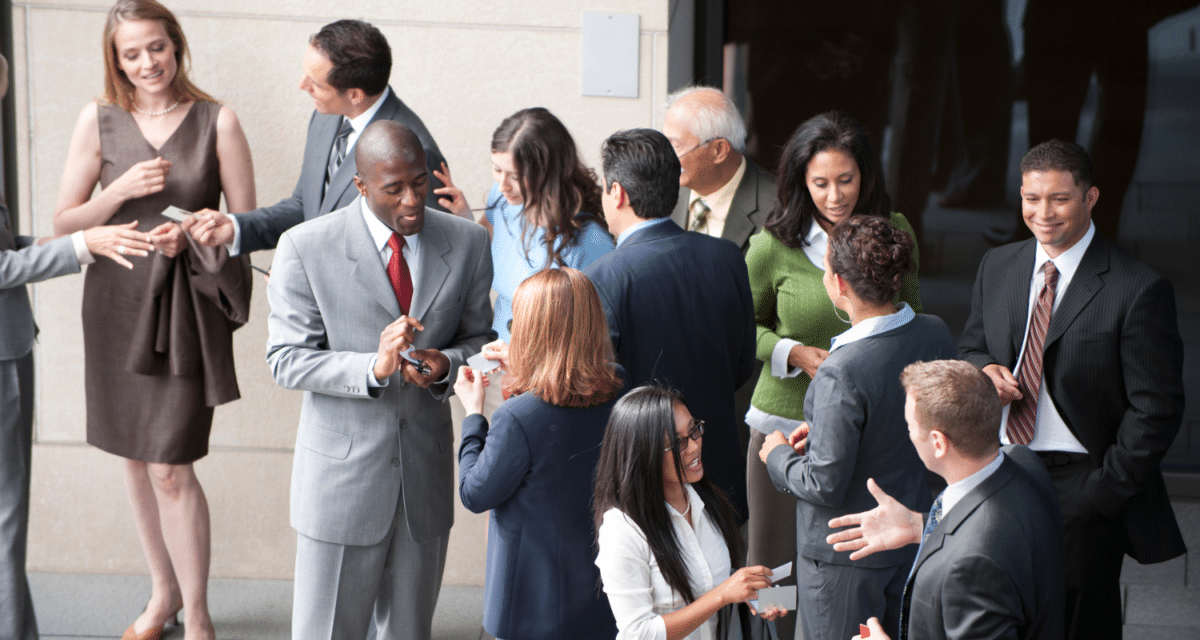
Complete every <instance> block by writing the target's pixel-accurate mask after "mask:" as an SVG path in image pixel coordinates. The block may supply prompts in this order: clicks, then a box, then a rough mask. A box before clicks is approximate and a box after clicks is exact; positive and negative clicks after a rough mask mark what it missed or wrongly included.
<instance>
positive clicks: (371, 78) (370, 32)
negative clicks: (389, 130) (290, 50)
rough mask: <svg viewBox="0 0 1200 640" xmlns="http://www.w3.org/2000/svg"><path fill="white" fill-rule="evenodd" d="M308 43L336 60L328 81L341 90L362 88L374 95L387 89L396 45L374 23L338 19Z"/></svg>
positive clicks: (322, 29) (327, 56) (332, 61)
mask: <svg viewBox="0 0 1200 640" xmlns="http://www.w3.org/2000/svg"><path fill="white" fill-rule="evenodd" d="M308 43H309V44H310V45H312V46H314V47H316V48H317V50H319V51H320V52H321V53H322V54H324V55H325V57H326V58H329V62H331V63H333V68H332V69H330V70H329V77H328V78H327V79H326V82H328V83H329V85H330V86H331V87H333V88H334V89H337V90H338V92H345V91H347V90H349V89H362V91H363V93H365V94H367V95H369V96H374V95H379V94H381V93H383V90H384V89H386V88H387V84H388V77H389V76H391V74H392V48H391V47H389V46H388V41H387V38H384V37H383V34H382V33H380V32H379V29H377V28H375V26H374V25H372V24H370V23H368V22H363V21H362V20H338V21H337V22H331V23H329V24H327V25H325V26H324V27H321V30H320V31H318V32H317V33H316V34H315V35H314V36H313V37H311V38H309V40H308Z"/></svg>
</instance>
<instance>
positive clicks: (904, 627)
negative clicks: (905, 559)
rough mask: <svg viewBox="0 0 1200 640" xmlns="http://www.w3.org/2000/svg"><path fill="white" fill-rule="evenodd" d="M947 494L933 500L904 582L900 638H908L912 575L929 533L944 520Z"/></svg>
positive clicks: (905, 639) (901, 639)
mask: <svg viewBox="0 0 1200 640" xmlns="http://www.w3.org/2000/svg"><path fill="white" fill-rule="evenodd" d="M944 495H946V492H945V491H943V492H941V493H939V494H938V497H937V500H934V501H933V506H932V507H931V508H930V509H929V520H927V521H926V522H925V530H924V531H922V532H921V545H920V546H918V547H917V557H916V559H914V560H913V566H912V569H909V570H908V580H906V581H905V583H904V602H903V605H902V606H901V607H900V636H899V638H900V640H907V638H908V607H909V603H910V602H911V600H912V577H913V574H914V573H916V572H917V561H918V560H920V559H921V551H922V550H924V549H925V541H926V540H928V539H929V534H931V533H933V530H934V529H936V528H937V526H938V523H939V522H941V521H942V496H944Z"/></svg>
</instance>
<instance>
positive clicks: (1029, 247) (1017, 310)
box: [1000, 240, 1037, 367]
mask: <svg viewBox="0 0 1200 640" xmlns="http://www.w3.org/2000/svg"><path fill="white" fill-rule="evenodd" d="M1036 252H1037V246H1036V245H1035V244H1034V241H1033V240H1027V241H1026V242H1025V246H1023V247H1021V250H1020V251H1017V253H1016V254H1015V255H1014V256H1013V258H1012V262H1010V263H1009V264H1008V265H1004V266H1003V270H1004V271H1011V272H1012V275H1011V276H1005V277H1004V279H1003V281H1004V282H1005V283H1006V284H1007V287H1008V291H1007V298H1008V301H1007V307H1008V321H1009V329H1008V335H1009V336H1011V340H1010V342H1011V348H1012V353H1010V354H1006V355H1008V356H1009V357H1007V358H1002V359H1000V362H1001V363H1005V362H1007V363H1008V366H1010V367H1011V366H1014V365H1015V364H1016V362H1017V358H1019V357H1020V354H1021V342H1022V341H1023V340H1024V339H1025V330H1026V325H1027V324H1028V322H1029V283H1030V281H1031V279H1032V278H1033V260H1034V256H1035V254H1036Z"/></svg>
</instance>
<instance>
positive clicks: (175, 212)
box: [162, 205, 192, 222]
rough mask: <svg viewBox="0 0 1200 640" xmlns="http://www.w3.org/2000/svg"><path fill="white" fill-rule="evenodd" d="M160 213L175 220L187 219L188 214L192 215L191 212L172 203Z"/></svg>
mask: <svg viewBox="0 0 1200 640" xmlns="http://www.w3.org/2000/svg"><path fill="white" fill-rule="evenodd" d="M162 214H163V215H164V216H166V217H168V218H170V219H172V220H174V221H175V222H183V221H184V220H187V217H188V216H190V215H192V214H191V212H188V211H184V210H183V209H180V208H179V207H176V206H174V205H172V206H170V207H167V208H166V209H163V212H162Z"/></svg>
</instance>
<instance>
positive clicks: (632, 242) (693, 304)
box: [586, 220, 755, 520]
mask: <svg viewBox="0 0 1200 640" xmlns="http://www.w3.org/2000/svg"><path fill="white" fill-rule="evenodd" d="M586 273H587V276H588V277H589V278H591V280H592V282H593V283H594V284H595V285H596V291H597V292H599V294H600V301H601V302H602V303H603V304H604V311H605V314H606V315H607V316H608V330H609V333H610V334H611V335H612V340H613V347H614V349H615V350H616V354H617V360H618V361H620V363H621V364H622V365H623V366H624V367H625V370H626V371H628V372H629V377H630V379H631V380H632V381H633V385H634V386H635V387H636V386H640V385H644V384H649V383H655V384H659V385H665V386H670V387H673V388H675V389H676V390H678V391H681V392H682V393H683V396H684V399H685V400H686V402H687V405H688V409H689V410H690V411H691V412H692V415H693V416H695V417H696V418H697V419H699V420H704V421H705V422H707V423H708V427H709V429H708V430H707V431H705V433H704V445H705V446H704V449H703V453H702V454H701V455H702V457H703V458H704V466H705V470H706V472H707V473H708V474H709V477H710V478H712V479H713V480H714V481H715V482H716V483H717V484H718V485H719V486H720V487H721V488H722V489H724V490H725V491H726V493H728V494H729V497H730V499H731V500H733V504H734V506H735V507H736V508H737V509H738V513H740V514H742V516H741V517H742V519H743V520H744V519H745V514H746V456H745V454H743V453H742V446H741V442H740V439H739V435H738V430H737V426H736V425H738V424H740V416H735V415H734V398H733V392H734V390H735V389H737V388H738V387H739V386H741V385H742V383H744V382H745V381H746V380H747V379H748V378H749V377H750V373H751V371H752V370H753V366H754V331H755V326H754V304H753V302H752V301H751V299H750V278H749V276H748V275H747V272H746V261H745V260H744V259H743V258H742V254H741V253H740V252H739V251H738V249H737V247H736V246H734V245H733V244H731V243H729V242H726V241H724V240H721V239H719V238H712V237H709V236H706V235H702V234H699V233H691V232H684V230H683V229H680V228H679V225H677V224H675V223H674V222H671V221H669V220H668V221H666V222H662V223H659V224H654V225H651V226H649V227H646V228H643V229H639V230H637V231H635V232H634V233H633V234H631V235H630V236H629V237H628V238H626V240H625V242H624V243H622V244H621V245H620V246H619V247H617V248H616V249H615V250H613V251H612V252H611V253H608V254H606V255H604V256H602V257H601V258H600V259H599V260H597V261H595V262H593V263H592V264H591V266H589V267H588V268H587V271H586Z"/></svg>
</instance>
